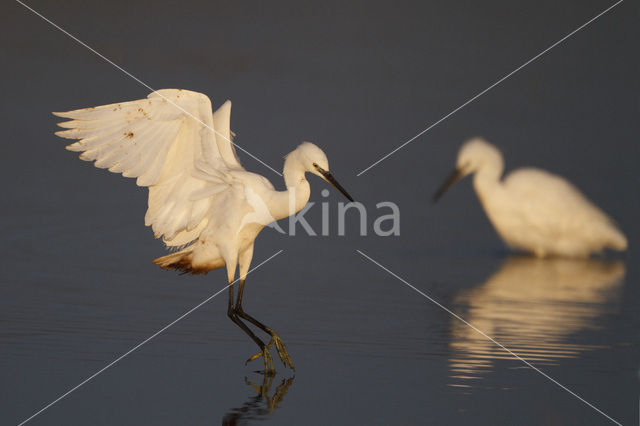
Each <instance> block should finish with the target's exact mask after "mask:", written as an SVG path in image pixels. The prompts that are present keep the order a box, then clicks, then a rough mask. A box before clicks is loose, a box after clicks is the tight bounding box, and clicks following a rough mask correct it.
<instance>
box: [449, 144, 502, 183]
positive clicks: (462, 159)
mask: <svg viewBox="0 0 640 426" xmlns="http://www.w3.org/2000/svg"><path fill="white" fill-rule="evenodd" d="M500 164H502V154H501V153H500V151H498V148H496V147H495V146H493V145H492V144H490V143H489V142H487V141H485V140H484V139H481V138H474V139H471V140H468V141H467V142H465V143H464V144H463V145H462V146H461V147H460V150H459V151H458V162H457V167H456V169H457V170H460V171H462V172H463V176H466V175H468V174H470V173H473V172H476V171H478V170H480V169H481V168H483V167H487V166H488V167H494V166H499V165H500Z"/></svg>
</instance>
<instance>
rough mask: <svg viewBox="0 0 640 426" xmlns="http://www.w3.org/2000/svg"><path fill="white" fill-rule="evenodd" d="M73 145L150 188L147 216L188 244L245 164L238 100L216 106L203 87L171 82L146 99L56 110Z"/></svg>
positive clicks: (168, 239)
mask: <svg viewBox="0 0 640 426" xmlns="http://www.w3.org/2000/svg"><path fill="white" fill-rule="evenodd" d="M54 114H55V115H57V116H59V117H63V118H68V119H69V121H65V122H62V123H58V125H59V126H60V127H62V128H63V129H66V130H61V131H59V132H56V135H58V136H60V137H63V138H66V139H75V140H77V141H76V142H75V143H72V144H70V145H68V146H67V149H68V150H70V151H74V152H80V153H81V154H80V158H81V159H82V160H85V161H94V162H95V163H94V165H95V166H96V167H99V168H106V169H108V170H109V171H111V172H113V173H121V174H122V175H123V176H125V177H131V178H137V184H138V185H139V186H146V187H148V188H149V205H148V209H147V213H146V215H145V224H146V225H147V226H151V227H152V228H153V231H154V234H155V236H156V237H162V238H163V240H164V241H165V243H166V244H167V245H169V246H179V245H184V244H188V243H189V242H191V241H193V240H194V239H196V238H197V237H198V235H199V233H200V232H201V231H202V230H203V229H204V227H205V226H206V224H207V223H208V216H207V213H208V212H210V211H211V209H212V207H213V206H214V203H213V200H214V198H216V197H220V196H223V195H222V194H224V193H225V192H227V191H229V189H230V188H231V185H232V183H233V177H232V175H231V173H230V171H232V170H244V169H243V168H242V166H241V164H240V162H239V160H238V158H237V156H236V154H235V150H234V148H233V144H232V142H231V139H232V137H233V132H231V129H230V127H229V120H230V114H231V102H230V101H227V102H225V103H224V104H223V105H222V106H221V107H220V108H219V109H218V110H217V111H216V112H215V113H213V112H212V109H211V101H210V100H209V98H208V97H207V96H205V95H203V94H201V93H197V92H191V91H187V90H180V89H164V90H159V91H156V92H153V93H151V94H150V95H149V96H148V97H147V98H146V99H140V100H135V101H129V102H121V103H115V104H109V105H102V106H97V107H93V108H85V109H79V110H75V111H68V112H61V113H54Z"/></svg>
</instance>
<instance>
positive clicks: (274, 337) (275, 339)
mask: <svg viewBox="0 0 640 426" xmlns="http://www.w3.org/2000/svg"><path fill="white" fill-rule="evenodd" d="M243 293H244V279H241V280H240V287H239V288H238V300H237V301H236V306H235V309H234V312H235V314H236V315H238V316H239V317H240V318H242V319H245V320H247V321H249V322H250V323H251V324H253V325H255V326H256V327H258V328H260V329H261V330H263V331H264V332H265V333H269V334H270V335H271V342H269V344H268V345H267V348H269V347H271V345H275V346H276V350H277V351H278V356H279V357H280V360H281V361H282V363H283V364H284V365H286V366H288V367H289V368H291V369H292V370H294V371H295V368H294V366H293V362H291V358H290V357H289V353H288V352H287V348H286V347H285V345H284V342H283V341H282V339H281V338H280V336H278V333H276V332H275V331H274V330H272V329H271V328H269V327H267V326H266V325H264V324H262V323H261V322H260V321H258V320H257V319H255V318H253V317H252V316H251V315H249V314H247V313H246V312H245V311H243V310H242V294H243ZM231 297H233V296H231ZM231 303H233V302H231Z"/></svg>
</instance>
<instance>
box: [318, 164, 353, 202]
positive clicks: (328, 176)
mask: <svg viewBox="0 0 640 426" xmlns="http://www.w3.org/2000/svg"><path fill="white" fill-rule="evenodd" d="M316 168H317V170H318V171H319V172H320V174H321V175H322V177H323V178H324V180H326V181H327V182H329V183H330V184H331V185H333V186H334V188H336V189H337V190H338V191H340V192H342V195H344V196H345V197H347V200H349V201H351V202H353V198H351V195H349V193H348V192H347V191H345V189H344V188H343V187H342V185H340V184H339V183H338V181H337V180H336V178H334V177H333V175H332V174H331V173H329V172H328V171H326V170H324V169H322V168H320V167H316Z"/></svg>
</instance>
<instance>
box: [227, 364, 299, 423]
mask: <svg viewBox="0 0 640 426" xmlns="http://www.w3.org/2000/svg"><path fill="white" fill-rule="evenodd" d="M293 379H294V377H289V378H288V379H282V380H281V382H280V384H279V385H277V386H276V388H275V390H274V391H273V392H271V386H272V385H273V382H274V381H276V383H277V380H275V376H274V375H269V374H265V375H264V376H263V379H262V384H261V385H258V384H256V383H253V382H251V381H250V380H248V379H247V378H246V377H245V379H244V380H245V382H246V384H247V385H249V386H250V387H251V388H252V389H253V391H254V392H255V393H256V394H255V395H251V396H250V397H249V398H248V399H247V400H246V401H245V402H244V403H243V404H242V405H241V406H240V407H237V408H232V409H230V410H229V412H228V413H227V414H225V415H224V417H223V418H222V425H223V426H235V425H244V424H249V423H250V422H252V421H255V420H263V419H264V418H265V417H267V416H269V415H270V414H272V413H273V412H274V411H275V410H276V409H277V408H278V404H280V402H281V401H282V398H284V396H285V394H286V393H287V390H289V388H290V387H291V385H292V384H293Z"/></svg>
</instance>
